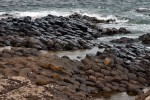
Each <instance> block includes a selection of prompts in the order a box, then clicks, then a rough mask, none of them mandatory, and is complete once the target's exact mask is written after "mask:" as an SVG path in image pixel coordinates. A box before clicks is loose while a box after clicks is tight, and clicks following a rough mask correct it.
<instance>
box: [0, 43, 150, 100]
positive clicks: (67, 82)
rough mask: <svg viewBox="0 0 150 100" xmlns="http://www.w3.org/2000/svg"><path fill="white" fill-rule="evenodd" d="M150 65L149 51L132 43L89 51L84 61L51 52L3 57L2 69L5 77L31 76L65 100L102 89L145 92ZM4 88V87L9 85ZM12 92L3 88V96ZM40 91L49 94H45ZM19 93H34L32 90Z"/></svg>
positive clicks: (149, 82) (0, 70) (29, 77)
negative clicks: (93, 53) (94, 51)
mask: <svg viewBox="0 0 150 100" xmlns="http://www.w3.org/2000/svg"><path fill="white" fill-rule="evenodd" d="M149 65H150V51H148V50H147V49H145V48H144V47H142V46H139V45H133V44H130V45H126V46H114V47H107V48H105V51H104V52H103V53H101V52H97V54H96V55H90V54H89V55H87V56H86V57H85V58H84V59H82V60H81V61H78V60H71V59H69V58H68V57H66V56H63V57H61V58H60V57H58V56H54V55H53V56H52V55H48V54H47V55H38V56H37V57H36V56H30V57H10V58H2V59H1V61H0V73H1V76H2V77H14V76H21V77H25V78H27V79H29V80H30V81H31V82H32V84H34V85H36V86H41V87H43V88H44V89H46V90H45V91H52V92H50V94H52V95H53V96H51V97H49V96H47V97H48V98H51V99H54V97H61V98H63V99H64V100H66V99H71V100H73V99H76V100H81V99H82V100H84V99H86V100H87V99H90V98H91V95H90V94H91V93H98V92H101V91H121V92H129V93H131V92H132V93H135V94H138V93H142V89H143V88H144V87H146V86H149V84H150V81H149V80H150V67H149ZM51 86H53V88H52V87H51ZM3 88H4V90H5V88H6V87H3ZM3 88H2V89H3ZM14 89H15V88H12V90H14ZM18 89H19V88H18ZM6 90H7V89H6ZM9 92H11V91H10V90H8V91H1V92H0V95H1V96H0V97H1V98H5V97H7V96H8V94H9ZM13 93H14V94H15V93H16V92H12V94H13ZM48 94H49V93H48ZM50 94H49V95H50ZM41 95H42V96H41V97H42V98H43V97H44V98H46V96H45V95H44V94H41ZM20 96H22V98H27V97H28V98H30V97H33V96H31V94H30V96H28V95H26V96H23V95H20ZM8 97H9V96H8ZM34 97H35V96H34ZM36 97H37V98H40V96H36ZM12 98H13V97H12Z"/></svg>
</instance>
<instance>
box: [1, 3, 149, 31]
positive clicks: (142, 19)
mask: <svg viewBox="0 0 150 100" xmlns="http://www.w3.org/2000/svg"><path fill="white" fill-rule="evenodd" d="M137 9H139V10H140V12H138V11H137ZM75 12H77V13H80V14H83V15H88V16H92V17H97V18H99V19H104V20H105V19H115V20H116V22H115V23H111V24H105V25H103V27H116V28H119V27H126V28H128V29H130V30H132V31H134V32H135V33H138V34H141V33H147V32H149V31H150V28H149V27H150V0H0V15H2V14H5V13H7V14H11V15H13V16H14V17H23V16H32V17H35V18H36V17H42V16H46V15H48V14H53V15H57V16H68V15H70V14H73V13H75Z"/></svg>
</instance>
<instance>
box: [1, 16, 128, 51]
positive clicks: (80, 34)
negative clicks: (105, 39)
mask: <svg viewBox="0 0 150 100" xmlns="http://www.w3.org/2000/svg"><path fill="white" fill-rule="evenodd" d="M108 22H109V21H108V20H106V21H104V20H98V19H96V18H93V17H88V16H81V15H79V14H73V15H71V16H69V17H61V16H60V17H57V16H53V15H48V16H46V17H42V18H37V19H32V18H31V17H23V18H12V17H8V18H6V19H1V20H0V36H1V37H0V46H1V47H4V46H13V47H27V48H36V49H39V50H77V49H90V48H92V47H94V46H95V43H94V40H95V39H97V38H98V37H102V36H108V35H114V34H127V33H130V31H128V30H126V29H125V28H120V29H119V30H117V29H115V28H113V29H108V28H101V27H98V25H97V24H98V23H108Z"/></svg>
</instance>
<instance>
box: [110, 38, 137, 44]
mask: <svg viewBox="0 0 150 100" xmlns="http://www.w3.org/2000/svg"><path fill="white" fill-rule="evenodd" d="M110 42H112V43H133V42H138V40H137V39H132V38H127V37H122V38H120V39H115V40H111V41H110Z"/></svg>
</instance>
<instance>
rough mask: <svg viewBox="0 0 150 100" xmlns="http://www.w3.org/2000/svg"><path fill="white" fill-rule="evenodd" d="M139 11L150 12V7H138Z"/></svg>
mask: <svg viewBox="0 0 150 100" xmlns="http://www.w3.org/2000/svg"><path fill="white" fill-rule="evenodd" d="M136 11H137V12H141V13H142V12H148V13H150V8H143V7H140V8H138V9H136Z"/></svg>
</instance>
